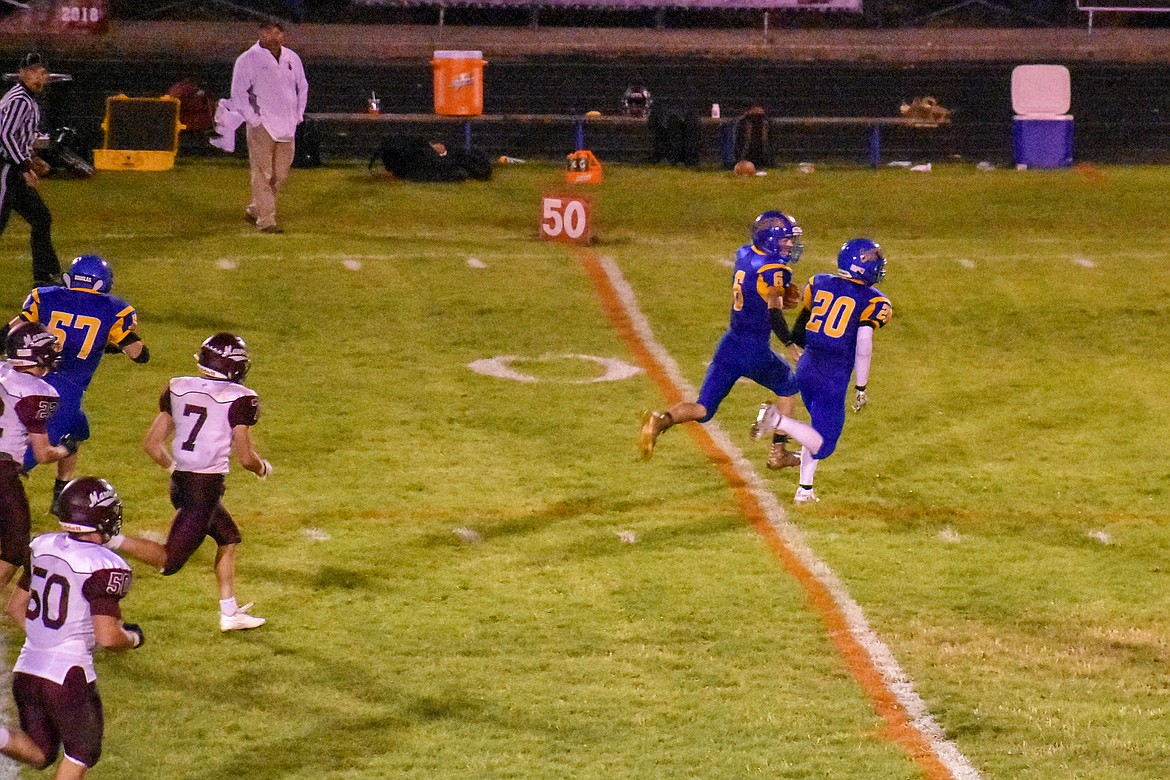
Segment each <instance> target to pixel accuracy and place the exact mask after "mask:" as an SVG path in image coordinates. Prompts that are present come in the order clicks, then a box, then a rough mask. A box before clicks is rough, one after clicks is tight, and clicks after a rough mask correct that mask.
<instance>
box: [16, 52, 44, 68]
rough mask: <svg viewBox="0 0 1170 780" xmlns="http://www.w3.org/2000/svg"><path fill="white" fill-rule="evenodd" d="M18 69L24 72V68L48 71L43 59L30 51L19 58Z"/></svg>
mask: <svg viewBox="0 0 1170 780" xmlns="http://www.w3.org/2000/svg"><path fill="white" fill-rule="evenodd" d="M19 67H20V69H21V70H24V69H26V68H45V69H48V67H49V66H48V65H46V64H45V58H44V57H42V56H41V55H40V53H39V52H35V51H30V52H29V53H28V54H26V55H24V56H23V57H21V58H20V66H19Z"/></svg>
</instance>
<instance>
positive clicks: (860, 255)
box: [837, 238, 886, 286]
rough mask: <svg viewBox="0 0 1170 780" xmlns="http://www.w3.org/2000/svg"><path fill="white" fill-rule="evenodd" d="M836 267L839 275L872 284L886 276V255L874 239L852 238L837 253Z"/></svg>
mask: <svg viewBox="0 0 1170 780" xmlns="http://www.w3.org/2000/svg"><path fill="white" fill-rule="evenodd" d="M837 268H838V269H839V270H838V272H839V273H840V274H841V276H844V277H845V278H847V279H856V280H857V281H859V282H863V283H865V284H867V285H870V286H872V285H875V284H877V283H878V282H880V281H881V280H882V279H884V278H885V277H886V256H885V255H884V254H882V248H881V247H880V246H878V243H877V242H876V241H871V240H870V239H868V238H853V239H850V240H849V241H846V242H845V245H844V246H842V247H841V251H840V252H838V253H837Z"/></svg>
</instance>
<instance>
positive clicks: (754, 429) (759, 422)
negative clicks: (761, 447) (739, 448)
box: [748, 403, 772, 439]
mask: <svg viewBox="0 0 1170 780" xmlns="http://www.w3.org/2000/svg"><path fill="white" fill-rule="evenodd" d="M771 405H772V404H769V403H762V404H760V411H758V412H756V420H755V422H753V423H752V426H751V428H749V429H748V432H749V433H750V434H751V437H752V438H753V439H758V438H760V437H762V436H763V435H764V434H765V433H766V431H765V430H764V420H765V418H767V416H768V407H769V406H771Z"/></svg>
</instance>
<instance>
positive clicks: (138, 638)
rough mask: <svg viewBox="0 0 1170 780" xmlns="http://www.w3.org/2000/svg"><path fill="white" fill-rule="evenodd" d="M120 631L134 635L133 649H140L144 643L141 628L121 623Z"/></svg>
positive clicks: (144, 638)
mask: <svg viewBox="0 0 1170 780" xmlns="http://www.w3.org/2000/svg"><path fill="white" fill-rule="evenodd" d="M122 630H123V631H125V632H127V633H129V634H133V635H134V648H135V649H137V648H139V647H142V645H143V643H145V642H146V634H144V633H143V632H142V626H139V625H138V624H137V623H123V624H122Z"/></svg>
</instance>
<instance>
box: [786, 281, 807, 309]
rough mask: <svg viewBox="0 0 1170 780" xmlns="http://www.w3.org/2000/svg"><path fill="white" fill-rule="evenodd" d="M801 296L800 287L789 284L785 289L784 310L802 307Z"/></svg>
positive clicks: (793, 283)
mask: <svg viewBox="0 0 1170 780" xmlns="http://www.w3.org/2000/svg"><path fill="white" fill-rule="evenodd" d="M802 297H803V296H802V295H801V291H800V285H799V284H796V283H795V282H789V283H788V284H787V285H785V287H784V308H785V309H795V308H796V307H797V306H799V305H800V300H801V298H802Z"/></svg>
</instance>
